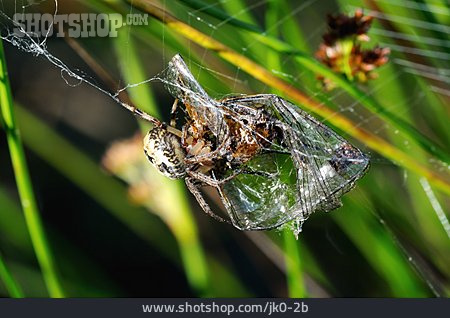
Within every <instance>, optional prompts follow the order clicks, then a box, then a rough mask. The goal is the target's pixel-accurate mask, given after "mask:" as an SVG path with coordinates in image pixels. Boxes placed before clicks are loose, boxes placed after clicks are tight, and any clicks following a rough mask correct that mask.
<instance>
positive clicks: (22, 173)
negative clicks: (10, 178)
mask: <svg viewBox="0 0 450 318" xmlns="http://www.w3.org/2000/svg"><path fill="white" fill-rule="evenodd" d="M0 107H1V114H2V125H3V127H4V129H5V132H6V138H7V140H8V146H9V151H10V155H11V161H12V165H13V169H14V174H15V177H16V183H17V189H18V192H19V196H20V201H21V204H22V208H23V211H24V215H25V220H26V223H27V227H28V231H29V233H30V237H31V241H32V243H33V247H34V250H35V253H36V257H37V259H38V262H39V265H40V267H41V270H42V275H43V277H44V281H45V284H46V286H47V290H48V293H49V295H50V296H51V297H63V296H64V293H63V291H62V288H61V285H60V283H59V280H58V277H57V274H56V269H55V266H54V261H53V256H52V253H51V251H50V247H49V245H48V242H47V239H46V236H45V232H44V228H43V225H42V221H41V218H40V214H39V210H38V208H37V204H36V200H35V197H34V193H33V187H32V184H31V179H30V175H29V172H28V167H27V163H26V159H25V153H24V149H23V145H22V140H21V138H20V134H19V129H18V127H17V125H16V120H15V115H14V109H13V102H12V94H11V88H10V84H9V79H8V73H7V69H6V59H5V56H4V52H3V43H2V42H1V41H0Z"/></svg>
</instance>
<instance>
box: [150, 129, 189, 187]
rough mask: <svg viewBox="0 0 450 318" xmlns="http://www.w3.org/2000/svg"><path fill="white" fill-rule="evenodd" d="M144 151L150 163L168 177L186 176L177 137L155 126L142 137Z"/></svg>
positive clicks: (181, 149) (182, 155) (183, 154)
mask: <svg viewBox="0 0 450 318" xmlns="http://www.w3.org/2000/svg"><path fill="white" fill-rule="evenodd" d="M144 152H145V155H146V156H147V158H148V160H149V161H150V162H151V164H152V165H153V166H154V167H156V169H158V170H159V172H161V173H162V174H163V175H165V176H166V177H169V178H170V179H180V178H184V177H185V176H186V165H185V162H184V158H185V156H186V155H185V152H184V150H183V148H182V147H181V141H180V139H179V137H177V136H175V135H174V134H172V133H170V132H168V131H167V129H166V128H165V127H157V126H155V127H154V128H153V129H151V130H150V131H149V132H148V133H147V135H145V137H144Z"/></svg>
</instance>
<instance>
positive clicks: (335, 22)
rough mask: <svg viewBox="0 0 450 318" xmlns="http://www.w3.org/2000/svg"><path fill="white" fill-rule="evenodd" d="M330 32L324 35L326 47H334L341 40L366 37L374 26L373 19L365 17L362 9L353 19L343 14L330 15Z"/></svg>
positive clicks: (357, 11)
mask: <svg viewBox="0 0 450 318" xmlns="http://www.w3.org/2000/svg"><path fill="white" fill-rule="evenodd" d="M327 19H328V32H327V33H325V34H324V35H323V40H324V43H325V44H326V45H329V46H330V45H334V43H335V42H336V41H338V40H340V39H345V38H347V37H351V36H365V35H366V33H367V31H368V30H369V28H370V25H371V24H372V20H373V17H372V16H369V15H364V14H363V12H362V10H361V9H358V10H356V12H355V15H354V16H353V17H349V16H347V15H345V14H343V13H340V14H338V15H328V17H327Z"/></svg>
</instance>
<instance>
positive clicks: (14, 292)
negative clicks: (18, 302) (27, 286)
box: [0, 253, 24, 298]
mask: <svg viewBox="0 0 450 318" xmlns="http://www.w3.org/2000/svg"><path fill="white" fill-rule="evenodd" d="M0 280H2V281H3V283H4V284H5V287H6V290H7V291H8V293H9V295H10V296H11V297H13V298H23V297H24V295H23V292H22V289H21V288H20V286H19V284H17V282H16V280H15V279H14V277H13V276H12V275H11V272H10V271H9V270H8V267H7V266H6V263H5V261H4V260H3V257H2V254H1V253H0Z"/></svg>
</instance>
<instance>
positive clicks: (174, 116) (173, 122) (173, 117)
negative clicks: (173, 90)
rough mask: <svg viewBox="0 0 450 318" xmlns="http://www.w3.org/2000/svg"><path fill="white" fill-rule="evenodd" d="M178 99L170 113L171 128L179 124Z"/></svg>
mask: <svg viewBox="0 0 450 318" xmlns="http://www.w3.org/2000/svg"><path fill="white" fill-rule="evenodd" d="M177 109H178V98H176V99H175V101H174V102H173V105H172V109H171V111H170V126H172V127H175V125H176V123H177Z"/></svg>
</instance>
